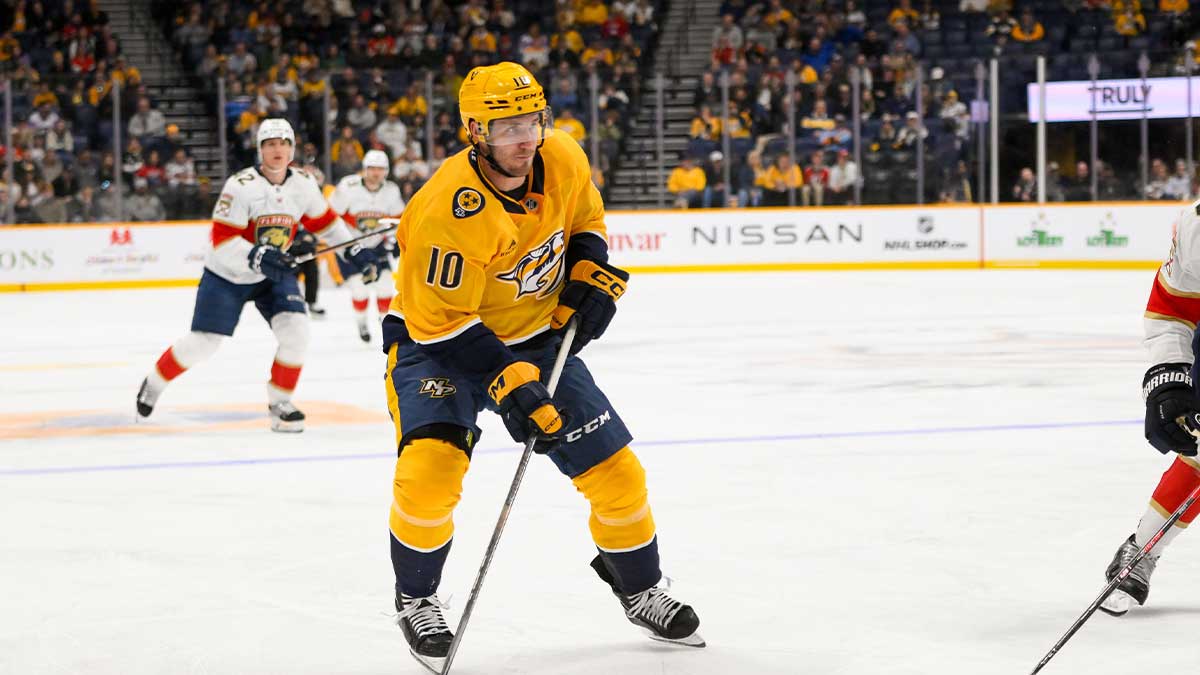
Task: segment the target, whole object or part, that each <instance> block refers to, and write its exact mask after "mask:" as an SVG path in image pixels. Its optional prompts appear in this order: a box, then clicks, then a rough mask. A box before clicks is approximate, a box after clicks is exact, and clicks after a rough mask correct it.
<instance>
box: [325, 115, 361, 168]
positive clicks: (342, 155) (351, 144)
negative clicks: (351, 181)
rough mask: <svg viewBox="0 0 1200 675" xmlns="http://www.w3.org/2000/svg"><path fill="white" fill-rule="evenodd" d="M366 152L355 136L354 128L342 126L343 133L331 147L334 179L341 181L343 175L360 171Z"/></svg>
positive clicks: (330, 155) (330, 158)
mask: <svg viewBox="0 0 1200 675" xmlns="http://www.w3.org/2000/svg"><path fill="white" fill-rule="evenodd" d="M364 154H365V153H364V152H363V146H362V143H359V142H358V139H357V138H355V137H354V129H353V128H352V127H350V126H349V125H347V126H344V127H342V132H341V134H339V135H338V137H337V140H335V141H334V142H333V146H332V147H330V149H329V160H330V162H332V163H333V166H332V167H330V169H331V170H332V171H333V176H334V180H335V181H339V180H341V179H342V177H344V176H348V175H350V174H352V173H354V172H355V171H358V167H359V164H360V163H361V162H362V158H363V155H364Z"/></svg>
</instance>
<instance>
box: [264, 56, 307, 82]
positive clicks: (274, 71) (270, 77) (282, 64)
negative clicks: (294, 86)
mask: <svg viewBox="0 0 1200 675" xmlns="http://www.w3.org/2000/svg"><path fill="white" fill-rule="evenodd" d="M292 63H293V61H292V57H290V56H288V55H287V54H282V55H280V57H279V60H278V61H276V62H275V65H273V66H271V67H270V68H268V69H267V81H268V82H275V81H277V80H279V72H280V71H283V72H284V73H285V76H286V77H287V79H288V80H290V81H292V82H298V81H299V80H300V74H299V72H298V71H297V70H296V68H295V67H294V66H293V65H292Z"/></svg>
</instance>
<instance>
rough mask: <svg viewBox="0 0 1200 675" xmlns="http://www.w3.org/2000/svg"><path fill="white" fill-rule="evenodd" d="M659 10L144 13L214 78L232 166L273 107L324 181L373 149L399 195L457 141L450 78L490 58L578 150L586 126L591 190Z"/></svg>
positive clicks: (265, 7)
mask: <svg viewBox="0 0 1200 675" xmlns="http://www.w3.org/2000/svg"><path fill="white" fill-rule="evenodd" d="M659 7H660V3H659V2H657V1H656V0H609V1H605V0H516V1H503V0H467V1H466V2H447V1H445V0H432V1H430V2H422V1H420V0H391V1H388V2H385V1H384V0H367V1H365V2H364V1H361V0H360V1H359V2H351V1H350V0H303V1H302V2H301V1H290V2H289V1H284V0H280V1H277V2H259V3H246V4H243V3H236V2H232V1H230V0H204V1H197V2H190V3H173V2H171V3H169V2H165V1H162V0H158V1H156V2H155V4H154V13H155V15H156V17H157V18H158V19H159V20H160V21H161V22H162V24H163V26H164V30H165V31H166V33H167V34H168V35H169V37H170V39H171V41H172V43H173V44H174V45H175V46H176V48H177V49H178V51H179V54H180V58H181V59H182V61H183V63H184V65H185V67H186V69H187V70H188V72H190V73H192V74H193V75H194V77H195V81H196V83H197V84H198V86H200V87H202V88H203V89H204V90H205V91H206V92H208V93H209V98H211V99H213V100H215V99H216V98H217V97H216V92H217V88H218V83H219V82H220V81H223V82H224V90H225V101H226V102H225V116H226V118H227V119H228V120H229V127H228V129H226V133H227V139H228V141H229V147H230V149H231V157H230V162H231V166H232V167H239V166H247V165H249V164H250V163H252V162H253V161H254V153H255V147H254V137H255V132H256V130H257V127H258V124H259V122H261V120H263V119H265V118H266V117H271V116H282V117H286V118H287V119H288V120H289V121H291V123H292V126H293V127H294V128H295V129H296V131H297V134H298V135H299V137H300V141H299V143H298V144H299V145H300V146H301V147H302V148H303V150H302V151H301V152H299V153H298V157H297V159H298V161H300V162H301V163H302V164H304V165H305V166H306V167H307V168H309V170H312V171H317V172H320V169H321V167H322V162H321V159H322V158H323V156H324V153H325V152H326V150H327V149H328V152H329V159H330V170H331V173H332V175H331V176H324V178H325V180H326V181H327V182H329V183H334V182H336V181H337V180H339V179H340V178H341V177H343V176H345V175H347V174H349V173H352V172H354V171H357V170H358V169H359V166H360V163H361V161H362V158H363V155H364V154H365V153H366V152H367V151H370V150H382V151H383V152H385V153H386V154H387V155H388V157H389V160H390V161H391V163H392V172H391V178H392V179H393V180H395V181H397V183H399V185H400V186H401V191H402V194H403V195H404V196H405V198H406V199H407V198H408V197H409V196H410V195H411V194H412V193H413V192H414V191H415V190H416V189H417V188H419V187H420V185H421V184H422V183H423V182H424V181H425V180H426V179H427V178H428V177H429V175H430V174H431V173H432V172H433V171H434V170H435V169H436V168H437V167H438V166H439V165H440V164H441V162H442V161H444V159H445V158H446V157H447V156H449V155H451V154H453V153H455V152H457V151H458V150H459V149H461V148H462V147H463V146H464V145H465V142H466V138H465V135H464V132H463V130H462V128H461V124H460V121H459V117H458V111H457V104H456V100H457V96H458V89H459V86H460V85H461V83H462V80H463V77H464V76H465V75H466V74H467V72H468V71H469V70H470V69H471V68H472V67H474V66H477V65H483V64H490V63H494V62H497V61H501V60H512V61H518V62H521V63H523V64H524V65H526V66H527V67H528V68H529V69H530V70H531V71H532V72H533V73H534V75H535V76H536V77H537V78H538V80H539V82H540V83H541V84H542V85H543V87H544V88H545V89H546V94H547V96H548V97H549V100H550V104H551V106H552V107H553V110H554V115H555V127H556V128H557V130H558V132H559V133H565V134H567V135H569V136H571V137H572V138H574V139H575V140H577V141H578V142H580V144H581V145H583V147H584V149H585V150H588V151H589V152H590V150H591V142H590V135H591V134H596V135H597V137H598V139H599V141H600V145H599V147H600V150H601V151H600V156H599V157H594V158H592V163H593V165H594V167H595V171H594V172H593V173H594V176H595V180H596V182H597V184H599V185H601V186H603V184H604V182H605V179H604V176H605V172H607V171H609V169H610V168H611V166H612V163H613V161H614V160H615V158H616V156H617V153H618V152H619V148H620V143H621V138H622V136H623V134H624V133H625V123H626V120H625V119H624V118H623V113H625V112H626V111H627V110H628V109H629V107H630V106H631V104H632V102H633V101H634V100H636V98H637V96H638V94H639V84H640V79H641V73H640V72H639V68H640V67H642V65H643V64H644V63H645V62H646V59H644V57H645V56H647V55H648V52H645V51H644V50H648V49H650V48H651V47H652V46H653V45H654V43H655V36H656V34H657V31H658V28H657V25H656V23H655V21H656V16H657V15H658V12H659ZM593 77H595V78H596V81H597V82H599V83H603V84H602V86H601V91H600V92H599V107H600V110H601V115H602V116H601V120H600V123H599V125H598V126H599V128H597V129H592V128H590V127H591V126H592V122H591V119H590V114H589V113H590V109H591V107H590V106H591V92H590V89H589V81H590V80H591V78H593ZM427 116H431V117H432V118H433V123H432V125H431V126H432V134H429V133H428V129H427V122H428V117H427ZM327 128H328V129H329V131H330V133H329V136H328V137H329V139H330V140H329V142H328V144H329V147H328V148H326V133H325V132H326V129H327ZM430 135H431V136H432V139H430V138H428V136H430ZM430 140H432V142H431V143H430Z"/></svg>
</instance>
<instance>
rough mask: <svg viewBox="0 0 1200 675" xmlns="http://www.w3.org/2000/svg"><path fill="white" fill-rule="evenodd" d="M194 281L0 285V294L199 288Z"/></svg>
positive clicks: (197, 281) (65, 282)
mask: <svg viewBox="0 0 1200 675" xmlns="http://www.w3.org/2000/svg"><path fill="white" fill-rule="evenodd" d="M199 285H200V279H199V277H197V278H194V279H113V280H111V281H45V282H35V283H29V284H0V293H22V292H30V291H109V290H115V289H127V288H179V287H185V286H193V287H194V286H199Z"/></svg>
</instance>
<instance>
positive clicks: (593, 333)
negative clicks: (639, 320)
mask: <svg viewBox="0 0 1200 675" xmlns="http://www.w3.org/2000/svg"><path fill="white" fill-rule="evenodd" d="M627 281H629V273H628V272H626V271H625V270H623V269H620V268H617V267H614V266H612V265H609V264H608V263H602V262H599V261H594V260H580V261H579V262H577V263H575V265H574V266H573V267H571V278H570V279H569V280H568V281H567V285H566V286H564V287H563V290H562V293H560V294H559V296H558V307H555V308H554V314H553V315H552V316H551V317H550V326H551V327H552V328H554V329H555V330H562V329H563V328H564V327H565V326H566V325H567V322H568V321H570V320H571V317H572V316H574V317H577V320H578V322H579V332H578V333H577V334H576V335H575V342H574V343H572V345H571V353H572V354H575V353H578V352H579V350H581V349H583V347H584V346H585V345H586V344H587V343H588V342H591V341H592V340H595V339H596V338H598V337H600V336H601V335H604V331H605V330H606V329H607V328H608V324H609V323H610V322H611V321H612V319H613V316H614V315H615V314H616V313H617V299H618V298H620V297H621V296H622V295H624V294H625V284H626V282H627Z"/></svg>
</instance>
